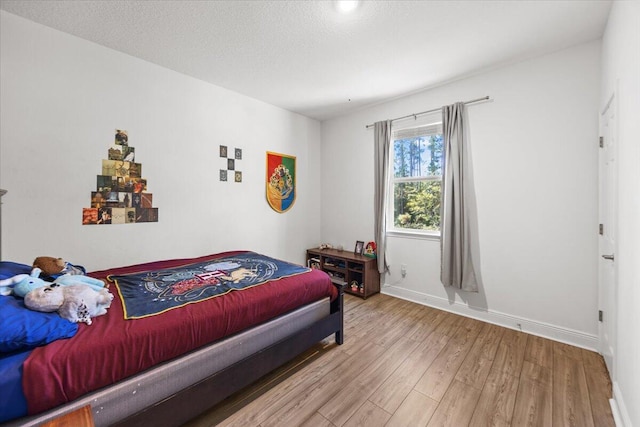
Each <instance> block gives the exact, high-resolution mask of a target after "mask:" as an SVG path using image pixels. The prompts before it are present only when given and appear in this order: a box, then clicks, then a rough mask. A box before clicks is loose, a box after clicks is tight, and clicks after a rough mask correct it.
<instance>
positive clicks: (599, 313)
mask: <svg viewBox="0 0 640 427" xmlns="http://www.w3.org/2000/svg"><path fill="white" fill-rule="evenodd" d="M602 316H603V315H602V310H598V320H599V321H600V322H602Z"/></svg>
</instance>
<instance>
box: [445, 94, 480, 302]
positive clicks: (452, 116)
mask: <svg viewBox="0 0 640 427" xmlns="http://www.w3.org/2000/svg"><path fill="white" fill-rule="evenodd" d="M466 127H467V126H466V123H465V107H464V104H463V103H462V102H457V103H455V104H453V105H447V106H444V107H442V128H443V136H444V166H443V172H442V203H441V207H440V209H441V210H440V212H441V215H440V224H441V225H440V227H441V229H440V232H441V237H440V249H441V254H442V259H441V262H442V264H441V271H440V280H441V281H442V283H443V284H444V285H445V286H453V287H456V288H458V289H461V290H464V291H471V292H478V282H479V277H480V270H479V268H480V265H479V262H478V260H479V253H478V229H477V220H476V209H475V194H474V189H473V175H472V171H471V152H470V150H469V146H468V144H469V142H468V138H467V137H466V131H467V129H466Z"/></svg>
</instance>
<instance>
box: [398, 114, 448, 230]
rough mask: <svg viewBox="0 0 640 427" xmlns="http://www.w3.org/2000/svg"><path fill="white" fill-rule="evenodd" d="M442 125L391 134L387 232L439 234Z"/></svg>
mask: <svg viewBox="0 0 640 427" xmlns="http://www.w3.org/2000/svg"><path fill="white" fill-rule="evenodd" d="M443 148H444V147H443V137H442V124H440V123H437V124H432V125H427V126H420V127H415V128H410V129H400V130H396V131H394V133H393V144H392V147H391V156H390V161H391V162H392V163H393V164H392V165H390V168H389V172H390V175H391V178H390V185H389V195H388V200H389V206H388V209H389V215H388V218H389V219H393V220H392V221H389V222H388V223H387V231H388V232H393V231H399V232H404V233H407V232H410V233H414V234H422V235H439V234H440V194H441V188H442V158H443V154H444V152H443Z"/></svg>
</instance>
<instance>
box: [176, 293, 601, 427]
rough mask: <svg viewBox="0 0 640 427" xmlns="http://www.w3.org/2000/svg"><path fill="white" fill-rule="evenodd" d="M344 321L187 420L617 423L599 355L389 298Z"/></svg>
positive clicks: (359, 306)
mask: <svg viewBox="0 0 640 427" xmlns="http://www.w3.org/2000/svg"><path fill="white" fill-rule="evenodd" d="M344 320H345V341H344V344H343V345H341V346H338V345H336V344H335V343H334V342H333V339H327V340H325V341H324V342H322V343H320V344H318V345H317V346H315V347H314V348H312V349H311V350H309V351H308V352H306V353H305V354H303V355H301V356H300V357H298V358H296V359H295V360H293V361H292V362H291V363H289V364H287V365H285V366H284V367H282V368H281V369H279V370H277V371H275V372H273V373H271V374H270V375H268V376H266V377H265V378H263V379H262V380H260V381H259V382H257V383H256V384H254V385H253V386H251V387H248V388H247V389H245V390H243V391H242V392H240V393H238V394H236V395H234V396H232V397H231V398H229V399H227V400H225V401H224V402H222V403H221V404H219V405H218V406H216V407H215V408H213V409H212V410H211V411H209V412H207V413H206V414H204V415H202V416H200V417H198V418H196V419H194V420H193V421H191V422H190V423H188V424H187V425H186V426H188V427H203V426H214V425H220V426H238V427H240V426H242V427H246V426H259V427H272V426H287V427H288V426H326V427H341V426H346V427H351V426H367V427H375V426H412V427H414V426H429V427H431V426H455V427H459V426H467V425H468V426H509V425H510V426H518V427H519V426H558V427H559V426H562V427H564V426H576V427H589V426H594V427H605V426H614V422H613V417H612V415H611V410H610V407H609V401H608V399H609V398H610V397H611V383H610V381H609V376H608V374H607V370H606V367H605V365H604V361H603V359H602V357H600V356H599V355H598V354H597V353H594V352H591V351H587V350H584V349H580V348H577V347H572V346H569V345H566V344H562V343H558V342H554V341H550V340H547V339H544V338H539V337H536V336H533V335H529V334H525V333H522V332H518V331H514V330H511V329H506V328H503V327H500V326H496V325H492V324H488V323H483V322H480V321H478V320H474V319H469V318H465V317H462V316H458V315H455V314H451V313H448V312H444V311H440V310H436V309H433V308H429V307H425V306H422V305H418V304H415V303H411V302H408V301H404V300H400V299H397V298H393V297H389V296H386V295H375V296H372V297H370V298H368V299H367V300H366V301H363V300H362V299H360V298H357V297H354V296H350V295H345V319H344Z"/></svg>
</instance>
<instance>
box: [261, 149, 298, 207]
mask: <svg viewBox="0 0 640 427" xmlns="http://www.w3.org/2000/svg"><path fill="white" fill-rule="evenodd" d="M266 188H267V202H268V203H269V206H271V208H272V209H273V210H274V211H276V212H278V213H284V212H286V211H288V210H289V209H291V207H292V206H293V203H294V202H295V201H296V158H295V157H294V156H288V155H286V154H279V153H272V152H270V151H267V176H266Z"/></svg>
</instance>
